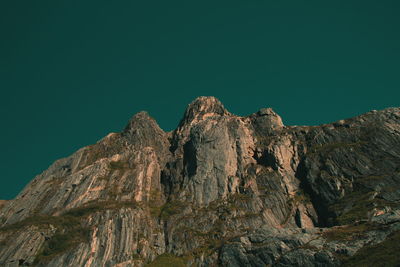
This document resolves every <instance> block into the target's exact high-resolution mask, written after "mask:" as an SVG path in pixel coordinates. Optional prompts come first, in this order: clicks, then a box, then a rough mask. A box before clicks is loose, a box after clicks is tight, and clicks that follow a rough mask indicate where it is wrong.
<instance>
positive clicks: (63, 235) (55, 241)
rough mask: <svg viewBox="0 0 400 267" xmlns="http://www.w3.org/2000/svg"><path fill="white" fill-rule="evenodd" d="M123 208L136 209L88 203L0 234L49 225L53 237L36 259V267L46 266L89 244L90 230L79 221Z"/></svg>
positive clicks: (36, 217) (4, 229) (125, 204)
mask: <svg viewBox="0 0 400 267" xmlns="http://www.w3.org/2000/svg"><path fill="white" fill-rule="evenodd" d="M124 207H136V203H134V202H132V201H129V202H128V201H127V202H119V201H102V202H91V203H88V204H86V205H85V206H82V207H78V208H74V209H70V210H68V211H66V212H65V213H63V214H62V215H60V216H51V215H34V216H31V217H29V218H26V219H24V220H22V221H20V222H17V223H14V224H10V225H6V226H4V227H2V228H0V232H9V231H19V230H22V229H24V228H26V227H29V226H37V227H38V228H39V229H49V227H50V225H52V226H53V227H55V228H56V232H55V234H54V235H53V236H51V237H50V238H49V239H47V240H46V241H45V242H44V244H43V246H42V248H41V249H40V251H39V253H38V254H37V256H36V258H35V264H39V263H46V262H49V261H50V260H51V259H53V258H54V257H55V256H57V255H59V254H62V253H64V252H65V251H67V250H69V249H71V248H73V247H76V246H77V245H78V244H80V243H83V242H88V241H89V237H90V229H89V227H87V226H84V225H83V224H82V218H84V217H86V216H88V215H90V214H93V213H96V212H98V211H102V210H109V209H120V208H124Z"/></svg>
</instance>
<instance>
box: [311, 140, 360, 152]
mask: <svg viewBox="0 0 400 267" xmlns="http://www.w3.org/2000/svg"><path fill="white" fill-rule="evenodd" d="M364 144H366V142H364V141H360V142H354V143H341V142H338V143H329V144H323V145H315V146H313V147H311V148H310V150H309V151H308V153H307V154H315V153H323V152H330V151H333V150H335V149H348V148H356V147H360V146H362V145H364Z"/></svg>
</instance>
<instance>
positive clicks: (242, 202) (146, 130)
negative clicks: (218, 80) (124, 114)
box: [0, 97, 400, 267]
mask: <svg viewBox="0 0 400 267" xmlns="http://www.w3.org/2000/svg"><path fill="white" fill-rule="evenodd" d="M1 206H3V207H1ZM399 207H400V109H399V108H389V109H385V110H382V111H371V112H368V113H366V114H363V115H361V116H358V117H355V118H351V119H346V120H341V121H338V122H335V123H331V124H325V125H320V126H285V125H284V124H283V123H282V119H281V118H280V117H279V116H278V115H277V114H276V113H275V112H274V111H273V110H272V109H269V108H267V109H261V110H260V111H258V112H256V113H254V114H251V115H249V116H246V117H240V116H236V115H234V114H231V113H230V112H228V111H227V110H226V109H225V108H224V106H223V105H222V104H221V103H220V102H219V101H218V100H217V99H216V98H214V97H199V98H197V99H196V100H194V101H193V102H192V103H191V104H190V105H189V106H188V108H187V109H186V111H185V114H184V116H183V118H182V120H181V122H180V123H179V125H178V127H177V129H175V130H174V131H172V132H170V133H166V132H164V131H163V130H162V129H160V127H159V126H158V125H157V123H156V121H155V120H154V119H152V118H151V117H150V116H149V115H148V114H147V113H146V112H140V113H138V114H136V115H135V116H133V117H132V119H131V120H130V121H129V123H128V125H127V126H126V128H125V129H124V130H123V131H122V132H120V133H111V134H109V135H108V136H106V137H104V138H103V139H102V140H100V141H99V142H97V143H96V144H94V145H91V146H87V147H85V148H82V149H80V150H78V151H77V152H75V153H74V154H73V155H71V156H70V157H67V158H64V159H60V160H58V161H56V162H55V163H54V164H53V165H51V166H50V167H49V169H47V170H46V171H44V172H43V173H42V174H40V175H38V176H37V177H35V178H34V179H33V180H32V181H31V182H30V183H29V184H28V185H27V186H26V187H25V189H24V190H23V191H22V192H21V193H20V194H19V195H18V196H17V197H16V198H15V199H13V200H11V201H7V202H4V203H0V208H1V211H0V223H1V228H0V265H1V266H33V265H34V266H119V267H122V266H144V265H146V264H148V265H149V266H186V265H187V266H340V265H351V266H356V265H357V264H359V265H360V266H365V261H367V262H368V263H373V262H374V261H376V262H377V264H376V265H377V266H379V263H382V260H385V262H386V263H388V264H389V265H387V266H391V265H390V264H392V265H393V266H396V264H397V265H398V264H399V261H400V259H399V258H398V256H397V255H396V254H397V253H390V249H393V251H398V249H399V244H400V242H399V241H400V234H399V233H400V232H399V230H400V209H399ZM388 250H389V251H388ZM385 251H386V252H385ZM396 257H397V258H396ZM363 264H364V265H363Z"/></svg>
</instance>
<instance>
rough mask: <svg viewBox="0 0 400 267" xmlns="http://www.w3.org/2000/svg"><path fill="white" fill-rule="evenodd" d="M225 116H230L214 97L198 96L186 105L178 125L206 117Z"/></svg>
mask: <svg viewBox="0 0 400 267" xmlns="http://www.w3.org/2000/svg"><path fill="white" fill-rule="evenodd" d="M225 115H230V113H229V112H228V111H227V110H226V109H225V107H224V105H223V104H222V103H221V102H220V101H219V100H218V99H217V98H216V97H213V96H200V97H198V98H196V99H195V100H194V101H193V102H192V103H190V104H189V105H188V107H187V108H186V111H185V113H184V116H183V118H182V120H181V122H180V125H183V124H187V123H191V122H192V121H194V120H202V119H204V118H207V117H212V116H225Z"/></svg>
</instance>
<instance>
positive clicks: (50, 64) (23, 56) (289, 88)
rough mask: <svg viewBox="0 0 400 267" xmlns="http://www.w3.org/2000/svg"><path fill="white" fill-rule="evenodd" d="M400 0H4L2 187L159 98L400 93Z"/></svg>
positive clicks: (320, 111)
mask: <svg viewBox="0 0 400 267" xmlns="http://www.w3.org/2000/svg"><path fill="white" fill-rule="evenodd" d="M399 13H400V1H398V0H392V1H366V0H364V1H352V0H346V1H340V0H339V1H321V0H318V1H312V0H307V1H305V0H304V1H301V0H292V1H288V0H287V1H286V0H280V1H266V0H265V1H262V0H246V1H245V0H241V1H237V0H229V1H224V0H221V1H219V0H218V1H215V0H214V1H187V0H186V1H165V0H163V1H154V0H150V1H132V0H131V1H101V0H96V1H89V0H88V1H74V0H68V1H54V0H47V1H46V0H43V1H22V0H4V1H1V2H0V89H1V96H0V101H1V102H0V109H1V131H0V142H1V148H2V150H1V151H2V153H1V159H0V173H1V177H0V179H1V180H0V199H10V198H13V197H14V196H15V195H16V194H17V193H18V192H19V191H20V190H21V189H22V188H23V187H24V186H25V185H26V183H27V182H28V181H30V180H31V179H32V178H33V177H34V176H35V175H36V174H38V173H40V172H42V171H43V170H44V169H46V168H47V167H48V166H49V165H50V164H51V163H52V162H53V161H54V160H56V159H58V158H61V157H65V156H68V155H70V154H71V153H73V152H74V151H76V150H77V149H79V148H80V147H82V146H85V145H89V144H92V143H95V142H96V141H97V140H98V139H100V138H101V137H103V136H105V135H106V134H107V133H109V132H113V131H120V130H121V129H122V128H123V127H124V126H125V123H126V122H127V121H128V119H129V118H130V117H131V116H132V115H133V114H134V113H136V112H138V111H140V110H147V111H148V112H149V113H150V114H151V115H152V116H153V117H155V118H156V119H157V121H158V122H159V124H160V126H161V127H162V128H163V129H164V130H171V129H173V128H175V126H176V125H177V123H178V121H179V119H180V118H181V116H182V114H183V111H184V109H185V107H186V105H187V104H188V103H189V102H190V101H192V100H193V99H194V98H195V97H197V96H201V95H214V96H216V97H218V98H219V99H220V100H221V101H222V102H223V103H224V104H225V106H226V107H227V109H228V110H230V111H231V112H233V113H236V114H238V115H247V114H250V113H253V112H255V111H257V110H258V109H259V108H261V107H272V108H274V109H275V111H277V112H278V113H279V114H280V115H281V116H282V117H283V120H284V122H285V123H286V124H289V125H293V124H296V125H300V124H311V125H315V124H321V123H327V122H331V121H335V120H339V119H342V118H347V117H352V116H355V115H358V114H361V113H364V112H367V111H369V110H371V109H383V108H386V107H389V106H399V97H400V90H399V89H400V75H399V74H400V73H399V70H400V67H399V64H400V29H399V26H400V16H399Z"/></svg>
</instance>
